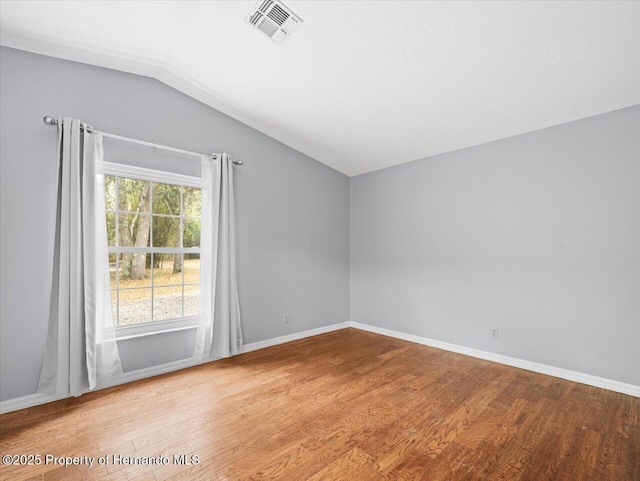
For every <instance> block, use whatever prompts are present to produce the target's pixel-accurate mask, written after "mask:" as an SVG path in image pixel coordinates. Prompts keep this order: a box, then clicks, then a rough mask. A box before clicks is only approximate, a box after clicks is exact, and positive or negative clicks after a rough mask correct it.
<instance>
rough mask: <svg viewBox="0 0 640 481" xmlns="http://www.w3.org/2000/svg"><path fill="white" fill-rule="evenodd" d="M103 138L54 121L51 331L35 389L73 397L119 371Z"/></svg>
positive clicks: (67, 120)
mask: <svg viewBox="0 0 640 481" xmlns="http://www.w3.org/2000/svg"><path fill="white" fill-rule="evenodd" d="M102 157H103V152H102V137H101V135H99V134H94V133H90V132H88V131H87V125H86V124H84V123H82V122H80V121H79V120H78V119H71V118H64V119H58V152H57V162H58V199H57V210H56V240H55V246H54V253H53V255H54V262H53V273H52V284H51V302H50V306H51V309H50V313H49V330H48V335H47V344H46V347H45V353H44V358H43V362H42V369H41V372H40V382H39V384H38V392H47V393H55V394H57V395H60V396H64V395H68V394H71V395H74V396H78V395H80V394H82V392H84V391H86V390H89V389H94V388H95V387H99V386H104V385H108V384H110V383H111V382H112V381H114V380H115V379H117V378H118V377H119V376H121V375H122V366H121V364H120V357H119V354H118V347H117V344H116V341H115V329H114V325H113V314H112V307H111V296H110V292H109V264H108V252H107V234H106V222H105V208H104V176H103V173H102Z"/></svg>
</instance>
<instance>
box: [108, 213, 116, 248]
mask: <svg viewBox="0 0 640 481" xmlns="http://www.w3.org/2000/svg"><path fill="white" fill-rule="evenodd" d="M107 245H109V246H115V245H116V214H115V212H107Z"/></svg>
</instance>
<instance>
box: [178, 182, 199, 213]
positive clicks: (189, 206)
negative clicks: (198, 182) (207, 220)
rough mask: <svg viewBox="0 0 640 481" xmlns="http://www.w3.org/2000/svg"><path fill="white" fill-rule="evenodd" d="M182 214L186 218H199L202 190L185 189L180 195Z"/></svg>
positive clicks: (194, 188)
mask: <svg viewBox="0 0 640 481" xmlns="http://www.w3.org/2000/svg"><path fill="white" fill-rule="evenodd" d="M182 203H183V205H184V214H183V215H185V216H187V217H200V216H201V215H202V190H200V189H198V188H196V187H185V188H184V192H183V194H182Z"/></svg>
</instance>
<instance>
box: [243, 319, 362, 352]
mask: <svg viewBox="0 0 640 481" xmlns="http://www.w3.org/2000/svg"><path fill="white" fill-rule="evenodd" d="M347 327H351V323H349V322H341V323H338V324H331V325H330V326H324V327H318V328H316V329H309V330H308V331H302V332H295V333H293V334H287V335H286V336H280V337H274V338H273V339H267V340H266V341H258V342H252V343H251V344H245V345H244V346H243V347H242V353H243V354H244V353H245V352H251V351H257V350H258V349H264V348H265V347H271V346H277V345H278V344H284V343H286V342H291V341H297V340H299V339H304V338H305V337H312V336H317V335H319V334H325V333H327V332H333V331H339V330H340V329H346V328H347Z"/></svg>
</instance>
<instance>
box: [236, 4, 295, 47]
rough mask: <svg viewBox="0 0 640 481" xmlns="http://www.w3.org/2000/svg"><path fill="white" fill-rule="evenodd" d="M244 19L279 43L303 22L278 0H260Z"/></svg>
mask: <svg viewBox="0 0 640 481" xmlns="http://www.w3.org/2000/svg"><path fill="white" fill-rule="evenodd" d="M244 20H245V22H247V23H248V24H249V25H251V26H252V27H253V28H255V29H256V30H259V31H260V32H262V33H263V34H264V35H266V36H267V37H269V38H270V39H271V40H272V41H273V42H274V43H275V44H278V45H280V44H281V43H282V42H284V41H285V40H286V39H287V37H288V36H289V35H291V33H293V31H294V30H295V29H296V28H298V25H300V24H301V23H302V19H300V17H298V16H297V15H296V14H295V13H293V12H292V11H291V10H290V9H289V8H288V7H285V6H284V5H283V4H282V3H280V2H279V1H278V0H258V3H256V4H255V5H254V6H253V8H252V9H251V12H249V15H247V16H246V17H245V19H244Z"/></svg>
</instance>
